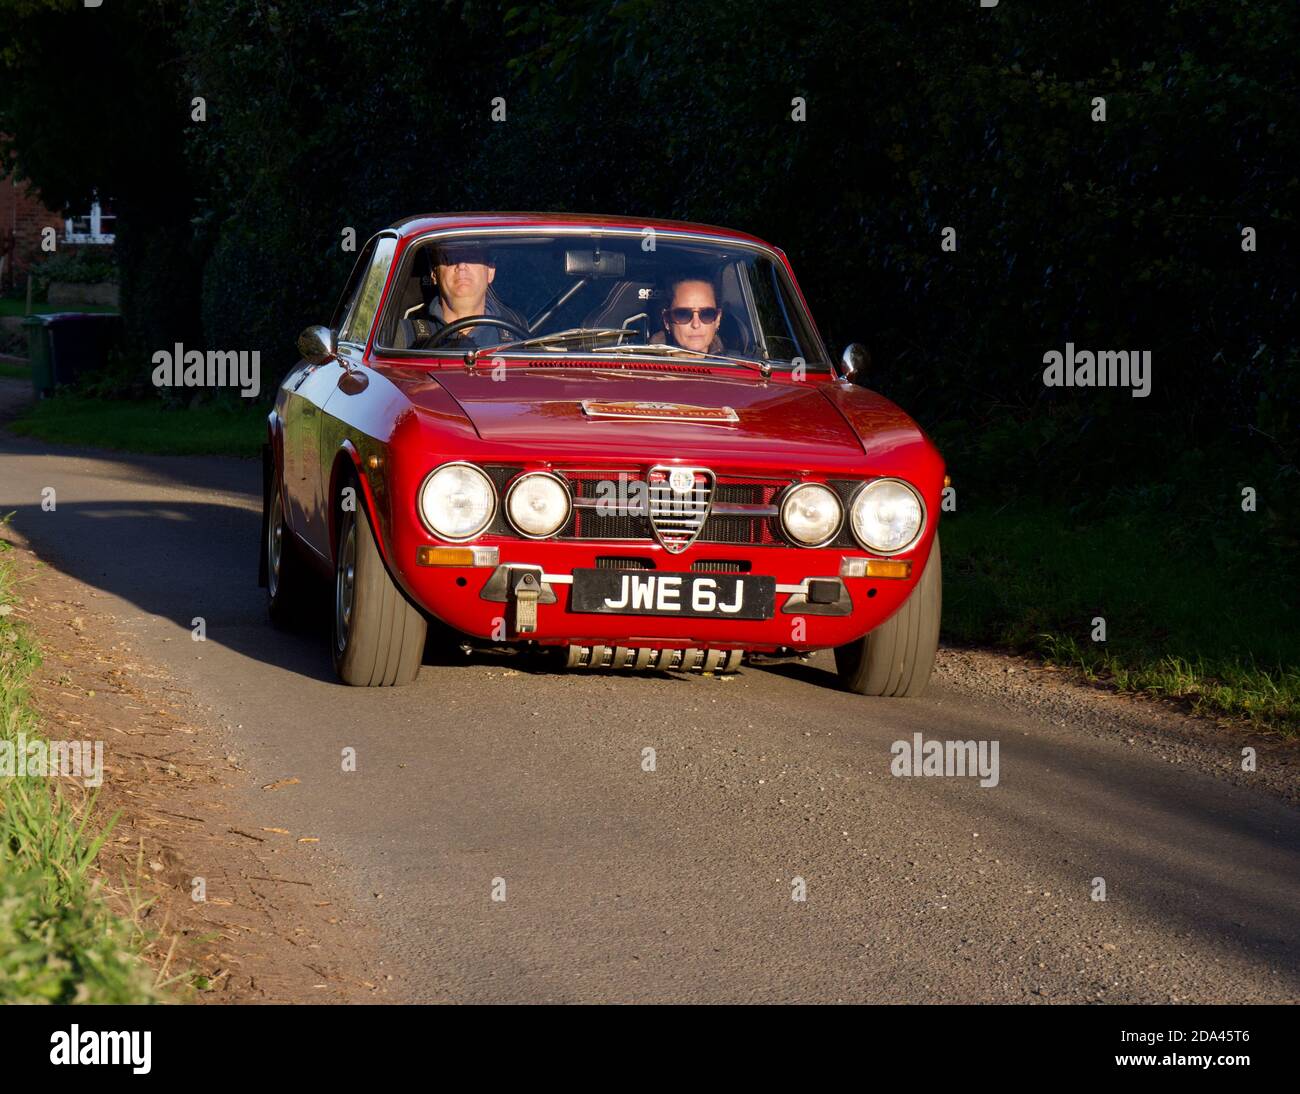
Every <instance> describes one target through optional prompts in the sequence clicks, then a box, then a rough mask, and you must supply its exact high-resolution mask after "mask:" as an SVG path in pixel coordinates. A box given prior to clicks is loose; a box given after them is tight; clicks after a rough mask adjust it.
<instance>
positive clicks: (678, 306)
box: [654, 277, 723, 353]
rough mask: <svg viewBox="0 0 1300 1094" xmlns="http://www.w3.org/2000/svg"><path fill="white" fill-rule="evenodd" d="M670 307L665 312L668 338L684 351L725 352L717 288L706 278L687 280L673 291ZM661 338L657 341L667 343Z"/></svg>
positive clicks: (683, 280)
mask: <svg viewBox="0 0 1300 1094" xmlns="http://www.w3.org/2000/svg"><path fill="white" fill-rule="evenodd" d="M669 289H670V293H671V295H670V297H669V304H668V307H666V308H664V310H663V324H664V330H665V331H666V332H667V337H668V338H671V339H672V341H673V342H675V343H676V344H677V345H679V346H681V347H682V348H683V349H690V350H695V351H696V352H697V353H721V352H723V347H722V339H721V338H719V337H718V327H719V325H720V324H721V323H722V309H721V308H720V307H718V295H717V292H716V291H715V289H714V287H713V284H712V283H711V282H710V281H707V280H705V279H704V278H698V277H683V278H679V279H677V280H676V281H674V282H672V284H671V285H670V287H669ZM665 340H666V339H665V338H664V336H662V335H661V336H660V337H658V338H656V339H654V341H665Z"/></svg>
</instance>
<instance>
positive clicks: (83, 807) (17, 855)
mask: <svg viewBox="0 0 1300 1094" xmlns="http://www.w3.org/2000/svg"><path fill="white" fill-rule="evenodd" d="M3 546H4V548H5V549H7V544H6V545H3ZM12 581H13V575H12V568H11V566H10V564H8V563H7V562H6V561H5V560H4V558H3V554H2V553H0V606H9V605H11V604H12V603H13V595H12ZM38 663H39V653H38V651H37V649H36V646H35V645H34V644H33V643H32V641H31V638H30V637H29V635H28V634H27V633H26V632H25V630H24V629H23V627H22V626H21V625H19V624H18V623H17V622H16V617H15V615H14V614H12V612H10V613H8V614H0V739H7V740H11V741H16V740H17V738H18V735H19V734H20V733H21V734H23V735H24V737H25V738H26V739H27V740H28V741H30V740H32V739H33V738H35V737H36V736H37V735H38V729H37V723H36V717H35V715H34V714H33V713H32V710H31V706H30V704H29V697H28V683H29V680H30V677H31V674H32V671H33V670H34V669H35V668H36V666H37V665H38ZM93 814H94V810H93V799H92V800H91V801H90V802H86V803H78V802H74V801H71V800H69V798H68V797H67V796H66V795H65V793H64V791H63V789H62V788H61V787H59V785H58V781H57V780H53V779H48V778H43V777H40V776H21V777H19V776H16V775H0V1003H72V1002H77V1003H82V1002H85V1003H143V1002H150V1001H153V1000H155V999H157V998H158V992H157V989H156V988H155V987H154V985H153V980H154V977H153V975H152V973H151V972H150V971H149V969H148V968H147V967H146V966H145V965H144V963H143V962H142V961H141V959H140V957H139V945H140V941H141V935H140V932H139V931H138V930H137V929H136V928H135V927H134V925H133V924H131V923H130V922H129V921H127V920H124V919H120V918H118V917H117V916H115V915H114V914H113V913H112V912H111V911H110V910H109V909H108V908H107V906H106V905H104V903H103V902H102V901H101V900H100V898H99V896H98V894H97V892H96V889H95V884H94V882H93V880H92V878H91V873H90V872H91V867H92V864H93V862H94V860H95V857H96V855H97V853H98V851H99V848H100V846H101V844H102V842H103V841H104V839H105V838H106V837H107V835H108V832H109V830H110V828H111V823H110V824H109V825H106V826H105V827H102V828H99V829H98V831H96V827H97V825H96V822H95V821H94V819H93Z"/></svg>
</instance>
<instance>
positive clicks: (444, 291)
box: [412, 243, 528, 349]
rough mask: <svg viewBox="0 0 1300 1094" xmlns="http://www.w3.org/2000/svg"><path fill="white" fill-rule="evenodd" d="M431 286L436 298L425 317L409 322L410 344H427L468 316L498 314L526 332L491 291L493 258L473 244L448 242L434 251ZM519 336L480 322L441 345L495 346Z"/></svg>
mask: <svg viewBox="0 0 1300 1094" xmlns="http://www.w3.org/2000/svg"><path fill="white" fill-rule="evenodd" d="M432 265H433V283H434V287H435V288H436V289H437V291H438V295H437V297H436V298H435V299H434V301H433V303H432V304H431V305H430V306H429V310H428V318H427V319H422V320H418V321H414V322H412V327H413V334H414V339H413V343H412V344H413V345H414V346H415V348H417V349H420V348H424V347H425V346H427V345H428V343H429V342H430V341H432V340H433V339H434V338H435V337H436V335H437V334H438V332H439V331H440V330H442V328H443V327H445V326H448V325H449V324H451V323H454V322H455V321H456V320H458V319H465V318H467V317H469V316H471V315H499V316H501V318H503V319H508V320H510V322H512V323H514V324H515V325H516V327H518V328H521V329H524V330H526V329H527V327H528V324H527V322H526V321H525V319H524V317H523V316H522V315H520V314H519V313H518V312H517V311H515V310H514V309H513V308H510V307H507V306H506V305H505V304H503V303H502V302H501V301H500V300H498V299H497V298H496V296H495V294H494V293H493V292H492V290H491V285H492V281H493V280H494V279H495V278H496V275H497V267H496V262H495V261H494V259H493V258H492V255H491V254H490V253H489V252H488V251H487V250H485V249H484V248H483V247H481V246H479V245H477V244H474V243H448V244H443V245H441V246H439V247H438V248H437V250H436V251H435V253H434V257H433V262H432ZM518 337H520V335H519V334H518V333H517V332H515V331H511V330H509V329H507V328H505V327H494V326H492V324H490V323H480V324H478V325H476V326H473V327H467V328H465V329H464V330H462V331H460V332H459V334H456V335H453V336H452V337H451V338H450V339H449V340H448V341H446V342H444V343H442V344H443V345H445V346H449V347H451V348H453V349H464V348H466V343H470V344H472V345H474V346H478V347H485V346H496V345H499V344H500V343H502V342H505V341H509V340H511V339H514V338H518Z"/></svg>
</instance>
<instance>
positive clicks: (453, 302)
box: [262, 214, 945, 695]
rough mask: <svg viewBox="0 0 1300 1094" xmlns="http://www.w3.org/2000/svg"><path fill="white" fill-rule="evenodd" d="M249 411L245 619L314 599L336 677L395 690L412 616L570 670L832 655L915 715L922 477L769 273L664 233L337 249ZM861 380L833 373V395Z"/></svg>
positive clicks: (923, 541)
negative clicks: (323, 602) (325, 622)
mask: <svg viewBox="0 0 1300 1094" xmlns="http://www.w3.org/2000/svg"><path fill="white" fill-rule="evenodd" d="M298 349H299V352H300V354H301V356H302V361H301V362H300V363H299V364H298V366H297V367H296V368H295V369H294V370H293V371H292V372H291V373H290V374H289V375H288V376H287V377H286V379H285V381H284V383H283V384H282V385H281V387H280V390H279V393H278V395H277V397H276V401H275V408H274V410H272V411H271V413H270V415H269V418H268V438H267V439H268V443H267V446H266V450H265V471H264V482H265V502H264V521H263V524H264V535H263V537H262V539H263V550H262V577H263V583H264V584H265V585H266V587H267V593H268V598H269V605H270V613H271V617H272V619H273V621H275V622H277V623H283V622H285V621H287V620H289V619H291V618H293V617H295V616H296V615H298V614H299V613H300V611H301V608H302V607H303V598H305V597H312V596H316V597H322V596H324V595H325V592H324V590H323V588H322V587H321V586H320V584H319V582H316V581H313V580H312V577H313V576H314V574H315V573H320V574H322V575H326V576H328V577H329V578H330V579H331V588H332V590H333V613H332V614H333V628H332V629H333V640H332V648H333V654H334V664H335V667H336V669H337V671H338V675H339V676H340V677H341V678H342V679H343V680H344V681H345V682H346V683H348V684H355V685H366V686H377V685H388V684H402V683H407V682H409V681H411V680H413V679H414V678H415V676H416V673H417V672H418V670H419V667H420V663H421V659H422V654H423V651H424V647H425V642H426V628H427V624H428V621H429V620H430V619H436V620H439V621H441V622H442V623H443V624H446V625H447V626H448V627H449V628H451V629H452V630H453V631H455V632H459V633H460V634H461V635H462V636H463V637H462V638H461V641H462V642H472V643H487V644H500V645H510V646H522V645H526V644H533V643H535V644H538V645H540V646H543V647H558V648H559V650H560V651H563V652H566V653H567V662H568V665H569V666H571V667H578V668H590V669H609V670H619V669H645V668H652V669H660V670H679V671H690V670H698V671H705V672H729V671H734V670H736V669H737V668H739V666H740V663H741V661H742V659H743V658H744V657H745V655H746V654H747V653H754V654H766V655H776V656H791V655H797V654H800V653H804V652H807V651H812V650H817V649H826V648H833V649H834V651H835V662H836V666H837V669H838V673H839V677H840V679H841V681H842V682H843V684H844V685H845V686H846V687H847V688H849V689H850V690H853V691H856V692H860V693H862V694H865V695H916V694H918V693H919V692H920V691H921V690H922V689H923V688H924V687H925V684H926V681H927V680H928V678H929V675H930V669H931V666H932V663H933V660H934V654H935V648H936V646H937V643H938V633H939V615H940V602H941V589H940V583H941V580H940V560H939V538H938V534H937V527H936V526H937V523H938V515H939V510H940V499H941V493H942V490H943V487H944V481H945V480H944V465H943V460H942V458H941V457H940V455H939V453H938V451H937V450H936V449H935V447H934V445H933V444H932V443H931V442H930V440H929V438H927V437H926V435H925V434H924V433H923V432H922V431H921V430H920V428H918V426H917V425H916V423H915V422H913V421H912V419H911V418H909V417H908V416H907V415H906V414H904V413H903V411H901V410H900V409H899V408H898V407H896V406H895V405H894V404H893V403H891V402H889V401H888V400H887V399H884V398H882V397H881V396H880V395H877V394H875V393H874V392H872V391H869V390H866V389H865V388H863V387H861V386H858V385H857V384H856V383H854V382H853V379H854V374H855V372H860V370H861V368H862V366H863V364H864V363H865V360H866V354H865V351H863V350H862V349H861V348H860V347H859V346H856V345H853V346H850V347H849V348H848V349H847V350H845V351H844V354H843V356H842V357H841V358H840V359H839V360H838V361H836V360H833V359H832V358H831V357H830V355H828V353H827V351H826V347H825V346H824V345H823V343H822V340H821V336H820V335H819V334H818V332H817V328H816V327H815V326H814V324H813V321H812V317H811V316H810V315H809V313H808V308H807V305H806V303H805V301H804V298H803V295H802V294H801V293H800V291H799V287H798V284H797V283H796V281H795V278H794V273H793V272H792V271H791V269H790V265H789V263H788V261H787V260H786V257H785V255H784V254H783V253H782V252H781V251H779V250H777V249H776V248H774V247H772V246H770V245H769V244H767V243H764V242H763V241H762V240H760V239H756V238H755V237H753V236H750V235H745V234H743V233H741V232H736V231H731V230H728V229H725V228H714V227H708V226H705V225H699V224H685V223H678V222H673V221H640V220H631V219H624V218H617V217H591V216H569V215H540V214H462V215H455V216H424V217H415V218H411V219H408V220H403V221H401V222H399V223H398V224H396V225H394V226H393V227H392V228H389V229H386V230H384V231H382V232H380V233H379V234H378V235H376V236H375V237H374V238H373V239H371V240H370V241H369V242H368V243H367V244H366V247H365V249H364V250H363V251H362V253H361V256H360V258H359V259H358V261H357V263H356V267H355V268H354V270H353V272H352V276H351V278H350V279H349V281H348V284H347V287H346V289H345V290H344V292H343V296H342V298H341V300H340V301H339V304H338V306H337V308H336V309H335V312H334V316H333V319H332V321H331V323H330V325H329V326H328V327H309V328H308V329H307V330H306V331H304V332H303V334H302V336H301V338H300V339H299V341H298ZM859 378H860V377H859Z"/></svg>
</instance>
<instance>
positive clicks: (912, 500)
mask: <svg viewBox="0 0 1300 1094" xmlns="http://www.w3.org/2000/svg"><path fill="white" fill-rule="evenodd" d="M852 523H853V535H854V538H855V539H857V541H858V542H859V543H860V544H862V546H863V547H865V548H866V549H867V550H868V551H875V552H876V553H877V554H882V555H892V554H895V553H897V552H898V551H902V550H905V549H906V548H908V547H910V546H911V545H912V544H913V543H915V542H916V539H917V537H918V536H919V535H920V534H921V528H922V526H923V525H924V524H925V508H924V507H923V506H922V505H921V496H920V495H919V494H918V493H917V492H916V491H915V490H913V489H912V488H911V487H910V486H908V485H907V483H905V482H903V481H902V480H901V479H876V480H875V481H874V482H869V483H867V485H866V486H864V487H863V488H862V489H861V490H859V491H858V494H857V497H855V498H854V499H853V511H852Z"/></svg>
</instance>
